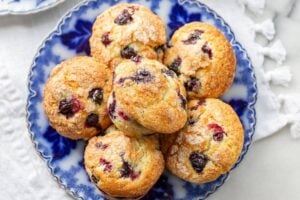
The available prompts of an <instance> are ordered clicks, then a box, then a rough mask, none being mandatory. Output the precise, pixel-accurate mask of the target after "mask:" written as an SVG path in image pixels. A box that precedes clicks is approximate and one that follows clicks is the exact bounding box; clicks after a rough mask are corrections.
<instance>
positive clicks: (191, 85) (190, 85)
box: [184, 77, 201, 92]
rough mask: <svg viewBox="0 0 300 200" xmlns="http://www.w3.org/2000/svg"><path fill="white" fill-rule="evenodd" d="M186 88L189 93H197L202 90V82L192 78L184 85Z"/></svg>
mask: <svg viewBox="0 0 300 200" xmlns="http://www.w3.org/2000/svg"><path fill="white" fill-rule="evenodd" d="M184 86H185V88H186V90H187V91H194V92H195V91H197V90H199V88H200V86H201V85H200V81H199V79H197V78H196V77H191V79H190V80H188V81H187V82H185V83H184Z"/></svg>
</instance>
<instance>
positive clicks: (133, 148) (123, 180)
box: [84, 126, 164, 199]
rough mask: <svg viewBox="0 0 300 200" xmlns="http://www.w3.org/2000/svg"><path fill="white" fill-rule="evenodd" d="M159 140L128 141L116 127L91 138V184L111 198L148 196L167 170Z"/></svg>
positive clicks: (87, 153)
mask: <svg viewBox="0 0 300 200" xmlns="http://www.w3.org/2000/svg"><path fill="white" fill-rule="evenodd" d="M158 149H159V143H158V139H157V138H156V137H155V136H147V137H139V138H134V137H128V136H126V135H125V134H124V133H123V132H121V131H120V130H118V129H116V128H115V127H114V126H111V127H110V128H108V129H107V130H106V132H105V135H104V136H95V137H93V138H91V139H90V140H89V142H88V145H87V147H86V149H85V153H84V160H85V162H84V163H85V168H86V171H87V172H88V175H89V176H90V178H91V181H92V182H93V183H94V184H96V186H97V187H98V188H99V189H100V190H101V191H102V192H103V193H104V194H106V195H107V196H108V198H110V199H113V198H116V199H117V198H134V199H138V198H140V197H142V196H144V195H145V194H146V193H147V192H148V191H149V190H150V189H151V187H152V186H153V185H154V184H155V182H156V181H157V180H158V178H159V177H160V175H161V174H162V172H163V170H164V159H163V155H162V153H161V152H160V151H159V150H158Z"/></svg>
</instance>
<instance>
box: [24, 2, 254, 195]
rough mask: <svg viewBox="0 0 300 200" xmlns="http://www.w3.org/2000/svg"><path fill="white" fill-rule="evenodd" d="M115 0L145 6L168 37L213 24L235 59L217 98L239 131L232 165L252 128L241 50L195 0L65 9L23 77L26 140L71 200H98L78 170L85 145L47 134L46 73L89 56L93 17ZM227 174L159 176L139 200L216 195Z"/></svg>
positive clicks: (249, 74)
mask: <svg viewBox="0 0 300 200" xmlns="http://www.w3.org/2000/svg"><path fill="white" fill-rule="evenodd" d="M117 2H134V3H139V4H143V5H145V6H147V7H149V8H151V9H152V10H153V11H154V12H155V13H157V14H158V15H160V16H161V17H162V19H163V20H164V21H165V23H166V26H167V32H168V36H169V37H170V35H171V34H172V33H173V32H174V31H175V30H176V29H177V28H179V27H180V26H182V25H184V24H185V23H187V22H190V21H204V22H209V23H212V24H213V25H215V26H216V27H217V28H218V29H219V30H221V31H222V32H223V33H224V34H225V36H226V37H227V38H228V40H229V41H230V42H231V44H232V46H233V48H234V51H235V55H236V58H237V70H236V75H235V79H234V83H233V85H232V87H231V88H230V89H229V90H228V91H227V92H226V94H225V95H224V96H223V97H222V99H223V100H224V101H226V102H228V103H229V104H231V105H232V106H233V108H234V109H235V110H236V112H237V113H238V115H239V117H240V119H241V121H242V123H243V125H244V129H245V142H244V146H243V150H242V153H241V155H240V158H239V160H238V161H237V163H236V165H235V166H237V165H238V164H239V163H240V161H241V160H242V159H243V157H244V155H245V154H246V152H247V150H248V147H249V145H250V143H251V140H252V136H253V134H254V127H255V110H254V104H255V102H256V93H257V92H256V90H257V89H256V80H255V76H254V72H253V67H252V65H251V62H250V60H249V58H248V56H247V53H246V51H245V50H244V49H243V48H242V46H241V45H240V44H239V43H238V42H237V41H236V40H235V37H234V34H233V33H232V31H231V29H230V27H229V26H228V25H227V24H226V23H225V22H224V20H223V19H222V18H220V17H219V16H218V15H217V14H216V13H215V12H214V11H212V10H211V9H209V8H208V7H207V6H205V5H203V4H201V3H199V2H197V1H196V0H186V1H183V0H180V1H179V2H177V1H174V0H164V1H162V0H153V1H149V0H127V1H126V0H120V1H115V0H101V1H97V0H90V1H85V2H83V3H81V4H80V5H78V6H77V7H76V8H74V9H73V10H71V11H70V12H69V13H68V14H67V15H66V16H65V17H64V18H63V19H62V21H61V22H60V23H59V25H58V27H57V28H56V29H55V30H54V31H53V32H52V33H51V34H50V35H49V36H48V37H47V38H46V40H45V41H44V42H43V44H42V45H41V47H40V49H39V50H38V52H37V55H36V57H35V59H34V61H33V64H32V68H31V71H30V74H29V83H28V88H29V96H28V102H27V120H28V127H29V130H30V134H31V136H32V140H33V142H34V144H35V146H36V149H37V151H38V152H40V154H41V156H42V157H43V159H44V160H45V161H46V162H47V164H48V167H49V168H50V170H51V172H52V175H53V176H54V177H55V178H56V179H57V181H58V182H59V183H60V184H61V185H62V186H63V187H64V188H65V189H66V190H67V191H68V192H69V193H70V194H71V195H72V196H73V197H75V198H77V199H85V200H87V199H91V200H96V199H97V200H98V199H104V197H103V195H102V194H101V192H100V191H99V190H98V189H97V188H96V187H95V186H94V185H93V184H92V183H91V182H90V181H89V178H88V176H87V174H86V172H85V170H84V166H83V151H84V147H85V142H83V141H72V140H69V139H66V138H64V137H62V136H60V135H58V134H57V133H56V131H55V130H53V129H52V128H51V127H50V126H49V123H48V121H47V119H46V117H45V114H44V111H43V108H42V92H43V87H44V85H45V82H46V80H47V78H48V76H49V74H50V72H51V70H52V69H53V68H54V67H55V65H57V64H58V63H59V62H61V61H62V60H65V59H67V58H70V57H73V56H75V55H86V54H89V52H90V51H89V44H88V39H89V37H90V35H91V28H92V23H93V22H94V20H95V18H96V16H97V15H98V14H100V13H101V12H102V11H103V10H105V9H107V8H108V7H109V6H111V5H114V4H116V3H117ZM227 177H228V173H227V174H225V175H222V176H220V177H219V178H218V179H217V180H215V181H213V182H210V183H206V184H201V185H196V184H192V183H188V182H185V181H183V180H180V179H179V178H177V177H175V176H173V175H171V174H169V173H168V172H165V173H164V174H163V175H162V176H161V178H160V179H159V181H158V182H157V183H156V184H155V186H154V187H153V188H152V189H151V190H150V192H149V193H148V194H147V195H146V196H145V197H144V199H149V200H150V199H151V200H153V199H157V200H159V199H176V200H181V199H182V200H183V199H205V198H206V197H207V196H208V195H210V194H211V193H213V192H214V191H216V189H217V188H218V187H220V186H221V185H222V184H223V183H224V181H225V180H226V178H227Z"/></svg>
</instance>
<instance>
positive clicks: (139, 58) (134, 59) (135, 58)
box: [131, 55, 142, 64]
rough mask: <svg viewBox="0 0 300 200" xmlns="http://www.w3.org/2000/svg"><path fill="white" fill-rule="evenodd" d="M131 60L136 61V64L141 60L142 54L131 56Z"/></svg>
mask: <svg viewBox="0 0 300 200" xmlns="http://www.w3.org/2000/svg"><path fill="white" fill-rule="evenodd" d="M131 60H132V61H133V62H135V63H136V64H138V63H140V62H141V60H142V56H139V55H137V56H134V57H132V58H131Z"/></svg>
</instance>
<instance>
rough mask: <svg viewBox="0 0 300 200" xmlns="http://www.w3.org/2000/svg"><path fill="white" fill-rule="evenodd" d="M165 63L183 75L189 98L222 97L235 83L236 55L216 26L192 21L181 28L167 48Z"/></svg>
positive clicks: (181, 76) (180, 76)
mask: <svg viewBox="0 0 300 200" xmlns="http://www.w3.org/2000/svg"><path fill="white" fill-rule="evenodd" d="M164 64H165V65H166V66H168V67H169V68H170V69H172V70H174V71H175V72H176V73H177V75H179V78H180V80H181V81H182V83H183V84H184V86H185V88H186V91H187V96H188V99H197V98H207V97H219V96H221V95H222V94H223V93H224V92H225V91H226V90H227V89H228V88H229V86H230V85H231V84H232V81H233V78H234V73H235V65H236V60H235V54H234V52H233V49H232V46H231V44H230V42H229V41H228V40H227V39H226V37H225V36H224V35H223V34H222V33H221V32H220V31H219V30H218V29H216V28H215V27H214V26H212V25H210V24H207V23H202V22H192V23H189V24H186V25H184V26H183V27H181V28H180V29H178V30H177V31H176V32H175V33H174V35H173V36H172V38H171V41H170V45H169V48H167V49H166V52H165V57H164Z"/></svg>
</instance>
